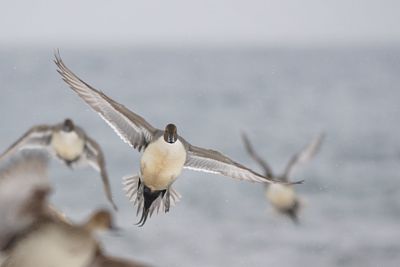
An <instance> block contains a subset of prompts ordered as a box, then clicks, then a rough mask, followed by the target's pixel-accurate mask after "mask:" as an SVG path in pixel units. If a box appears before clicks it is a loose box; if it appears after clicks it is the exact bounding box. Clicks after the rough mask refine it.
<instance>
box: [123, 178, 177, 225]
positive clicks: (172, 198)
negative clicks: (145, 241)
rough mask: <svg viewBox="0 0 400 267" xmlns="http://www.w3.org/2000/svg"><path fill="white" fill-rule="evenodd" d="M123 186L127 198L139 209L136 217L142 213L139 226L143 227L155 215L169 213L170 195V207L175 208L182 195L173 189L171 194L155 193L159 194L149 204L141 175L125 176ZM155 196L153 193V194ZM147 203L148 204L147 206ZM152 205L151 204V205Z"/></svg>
mask: <svg viewBox="0 0 400 267" xmlns="http://www.w3.org/2000/svg"><path fill="white" fill-rule="evenodd" d="M123 185H124V191H125V193H126V196H127V197H128V199H129V201H130V202H132V203H133V205H134V206H136V207H137V211H136V216H138V215H139V213H140V212H142V215H141V218H140V220H139V222H138V223H137V224H138V225H139V226H143V225H144V223H145V222H146V220H147V217H151V216H152V215H153V213H155V212H156V213H159V212H161V211H163V212H167V208H166V202H167V201H166V199H165V198H166V197H167V196H168V195H169V205H170V206H175V205H176V203H177V202H178V201H179V200H180V198H181V195H180V194H179V193H178V192H177V191H176V190H175V189H173V188H172V187H170V188H169V189H167V190H169V194H166V193H165V191H164V193H162V191H163V190H160V191H159V192H154V193H156V194H158V196H157V197H155V198H154V199H152V200H151V201H150V202H149V199H147V201H146V199H145V196H144V192H143V190H144V185H143V184H142V183H141V180H140V175H134V176H125V177H124V178H123ZM152 194H153V193H152ZM145 202H146V203H147V204H146V205H145ZM149 203H150V204H149Z"/></svg>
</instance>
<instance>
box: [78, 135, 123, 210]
mask: <svg viewBox="0 0 400 267" xmlns="http://www.w3.org/2000/svg"><path fill="white" fill-rule="evenodd" d="M85 156H86V158H85V159H86V160H87V162H88V163H89V165H90V166H92V167H93V168H94V169H95V170H97V171H98V172H100V175H101V179H102V181H103V187H104V193H105V194H106V197H107V199H108V201H109V202H110V203H111V205H112V206H113V207H114V209H115V210H118V208H117V206H116V205H115V203H114V201H113V199H112V193H111V186H110V182H109V180H108V174H107V170H106V163H105V160H104V155H103V152H102V150H101V148H100V146H99V144H97V143H96V141H94V140H93V139H91V138H90V137H88V136H86V144H85Z"/></svg>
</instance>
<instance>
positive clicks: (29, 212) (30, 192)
mask: <svg viewBox="0 0 400 267" xmlns="http://www.w3.org/2000/svg"><path fill="white" fill-rule="evenodd" d="M47 166H48V157H47V155H45V154H44V153H40V152H37V151H35V152H34V153H33V152H32V153H21V154H20V155H18V157H15V158H13V160H12V161H10V162H7V164H5V165H2V166H1V168H0V251H4V250H7V249H8V248H9V246H10V245H11V244H12V243H13V242H14V240H15V237H16V236H18V235H19V234H20V233H21V232H23V231H25V230H26V229H27V228H29V227H30V226H31V225H32V224H34V223H35V222H36V221H38V220H39V218H41V216H42V215H43V214H45V213H46V209H47V197H48V195H49V193H50V191H51V186H50V182H49V179H48V176H47Z"/></svg>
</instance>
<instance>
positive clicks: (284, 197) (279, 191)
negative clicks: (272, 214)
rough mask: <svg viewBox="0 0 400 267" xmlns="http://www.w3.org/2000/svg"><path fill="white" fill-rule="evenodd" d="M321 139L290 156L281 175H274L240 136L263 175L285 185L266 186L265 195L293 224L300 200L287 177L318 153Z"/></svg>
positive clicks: (319, 137) (317, 138)
mask: <svg viewBox="0 0 400 267" xmlns="http://www.w3.org/2000/svg"><path fill="white" fill-rule="evenodd" d="M323 138H324V135H323V134H320V135H319V136H317V137H316V138H315V139H313V140H312V141H311V143H310V144H308V145H307V146H306V147H305V148H304V149H303V150H301V151H300V152H299V153H297V154H295V155H293V156H292V158H291V159H290V160H289V163H288V164H287V166H286V168H285V170H284V172H283V173H282V174H280V175H276V174H274V173H273V172H272V169H271V167H270V166H269V164H268V163H267V162H266V161H265V160H264V159H262V158H261V157H260V156H259V155H258V154H257V153H256V152H255V150H254V148H253V146H252V145H251V143H250V140H249V138H248V137H247V135H246V134H244V133H243V134H242V139H243V142H244V145H245V147H246V150H247V152H248V153H249V155H250V156H251V157H252V158H253V159H254V160H255V161H256V162H257V163H258V164H259V165H260V166H261V167H262V168H263V170H264V172H265V175H266V176H267V177H270V178H271V179H274V180H278V181H282V182H284V183H286V184H278V183H274V184H266V187H265V195H266V197H267V199H268V200H269V201H270V203H271V204H272V206H273V207H274V208H275V209H276V210H277V211H278V212H280V213H282V214H285V215H287V216H289V217H290V218H291V219H292V220H293V222H294V223H298V211H299V208H300V200H299V198H298V196H297V194H296V192H295V191H294V188H293V186H292V185H290V184H289V176H290V174H291V173H292V171H293V168H294V167H295V166H296V165H299V164H302V163H306V162H308V161H309V160H310V159H311V158H312V157H313V156H314V155H315V154H316V153H317V152H318V150H319V148H320V146H321V142H322V140H323Z"/></svg>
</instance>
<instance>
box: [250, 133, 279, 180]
mask: <svg viewBox="0 0 400 267" xmlns="http://www.w3.org/2000/svg"><path fill="white" fill-rule="evenodd" d="M242 139H243V143H244V146H245V148H246V150H247V153H249V155H250V157H252V158H253V159H254V160H255V161H256V162H257V163H258V164H260V165H261V167H262V168H263V169H264V172H265V174H266V175H267V176H268V177H274V174H273V173H272V169H271V167H270V166H269V165H268V163H267V162H266V161H265V160H263V159H262V158H261V157H260V156H259V155H258V154H257V153H256V151H255V150H254V148H253V146H252V145H251V143H250V140H249V138H248V137H247V135H246V134H245V133H242Z"/></svg>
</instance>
